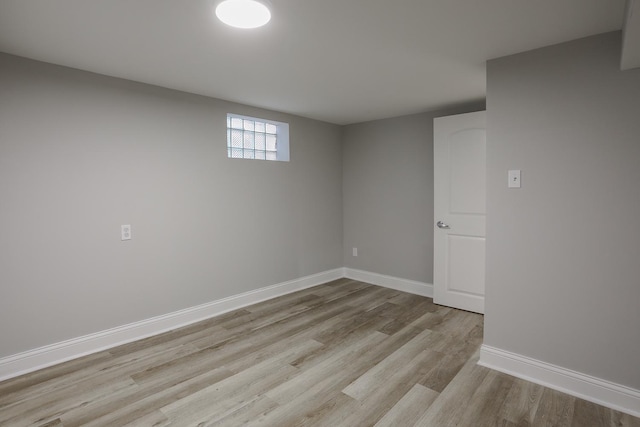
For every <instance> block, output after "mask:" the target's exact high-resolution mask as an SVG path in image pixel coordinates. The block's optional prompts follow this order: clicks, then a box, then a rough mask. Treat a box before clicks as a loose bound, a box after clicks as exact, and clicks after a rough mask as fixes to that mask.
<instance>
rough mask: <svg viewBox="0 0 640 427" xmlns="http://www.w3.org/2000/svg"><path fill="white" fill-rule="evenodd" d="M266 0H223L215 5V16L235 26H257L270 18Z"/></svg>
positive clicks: (260, 25)
mask: <svg viewBox="0 0 640 427" xmlns="http://www.w3.org/2000/svg"><path fill="white" fill-rule="evenodd" d="M269 6H270V4H269V3H268V2H267V1H266V0H223V1H221V2H220V3H218V6H216V16H217V17H218V19H219V20H221V21H222V22H224V23H225V24H227V25H231V26H232V27H236V28H258V27H262V26H263V25H265V24H266V23H267V22H269V20H270V19H271V11H270V10H269Z"/></svg>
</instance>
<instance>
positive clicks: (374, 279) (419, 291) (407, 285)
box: [344, 267, 433, 298]
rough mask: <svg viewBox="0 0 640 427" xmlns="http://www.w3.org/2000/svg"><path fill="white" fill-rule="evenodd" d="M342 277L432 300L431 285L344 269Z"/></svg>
mask: <svg viewBox="0 0 640 427" xmlns="http://www.w3.org/2000/svg"><path fill="white" fill-rule="evenodd" d="M344 277H347V278H349V279H353V280H359V281H361V282H366V283H371V284H373V285H378V286H384V287H385V288H390V289H395V290H397V291H403V292H409V293H410V294H416V295H422V296H423V297H429V298H433V285H432V284H431V283H423V282H416V281H415V280H408V279H400V278H398V277H393V276H386V275H384V274H378V273H371V272H369V271H363V270H356V269H354V268H346V267H345V269H344Z"/></svg>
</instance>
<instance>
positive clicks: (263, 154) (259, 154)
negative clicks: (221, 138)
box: [227, 114, 289, 162]
mask: <svg viewBox="0 0 640 427" xmlns="http://www.w3.org/2000/svg"><path fill="white" fill-rule="evenodd" d="M227 157H229V158H230V159H256V160H279V161H284V162H288V161H289V124H288V123H282V122H275V121H273V120H265V119H258V118H256V117H247V116H240V115H237V114H227Z"/></svg>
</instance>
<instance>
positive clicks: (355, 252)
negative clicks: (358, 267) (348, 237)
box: [353, 248, 358, 256]
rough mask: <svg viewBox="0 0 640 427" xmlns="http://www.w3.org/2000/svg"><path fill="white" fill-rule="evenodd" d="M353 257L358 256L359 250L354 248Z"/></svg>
mask: <svg viewBox="0 0 640 427" xmlns="http://www.w3.org/2000/svg"><path fill="white" fill-rule="evenodd" d="M353 256H358V248H353Z"/></svg>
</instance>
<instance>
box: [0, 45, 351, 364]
mask: <svg viewBox="0 0 640 427" xmlns="http://www.w3.org/2000/svg"><path fill="white" fill-rule="evenodd" d="M212 78H215V76H212ZM227 112H233V113H239V114H246V115H254V116H258V117H263V118H268V119H273V120H279V121H286V122H289V123H290V135H291V162H290V163H284V162H266V161H249V160H236V159H233V160H232V159H227V158H226V131H225V127H226V124H225V117H226V113H227ZM340 138H341V131H340V128H339V127H338V126H334V125H329V124H325V123H320V122H317V121H313V120H308V119H303V118H300V117H293V116H289V115H285V114H279V113H275V112H271V111H264V110H259V109H255V108H250V107H246V106H241V105H235V104H231V103H226V102H223V101H218V100H214V99H210V98H206V97H200V96H195V95H189V94H184V93H180V92H176V91H171V90H166V89H161V88H157V87H153V86H148V85H143V84H138V83H133V82H128V81H124V80H119V79H114V78H109V77H105V76H99V75H95V74H90V73H85V72H81V71H77V70H72V69H68V68H63V67H58V66H53V65H49V64H44V63H39V62H35V61H30V60H27V59H21V58H17V57H13V56H9V55H4V54H0V195H1V196H2V198H1V201H0V242H1V243H0V337H1V340H0V357H2V356H6V355H10V354H15V353H18V352H21V351H24V350H28V349H32V348H36V347H39V346H42V345H46V344H50V343H54V342H58V341H61V340H64V339H68V338H73V337H77V336H81V335H84V334H87V333H91V332H96V331H101V330H104V329H108V328H111V327H115V326H118V325H123V324H126V323H130V322H134V321H138V320H141V319H146V318H149V317H152V316H157V315H161V314H166V313H169V312H172V311H175V310H179V309H183V308H186V307H191V306H194V305H198V304H202V303H205V302H209V301H213V300H217V299H220V298H223V297H227V296H230V295H234V294H238V293H241V292H245V291H249V290H253V289H256V288H260V287H264V286H268V285H272V284H275V283H280V282H283V281H286V280H290V279H295V278H299V277H302V276H305V275H310V274H313V273H318V272H321V271H325V270H329V269H334V268H338V267H342V262H343V261H342V160H341V159H342V152H341V143H340ZM121 224H131V225H132V227H133V240H131V241H128V242H121V241H120V225H121Z"/></svg>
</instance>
